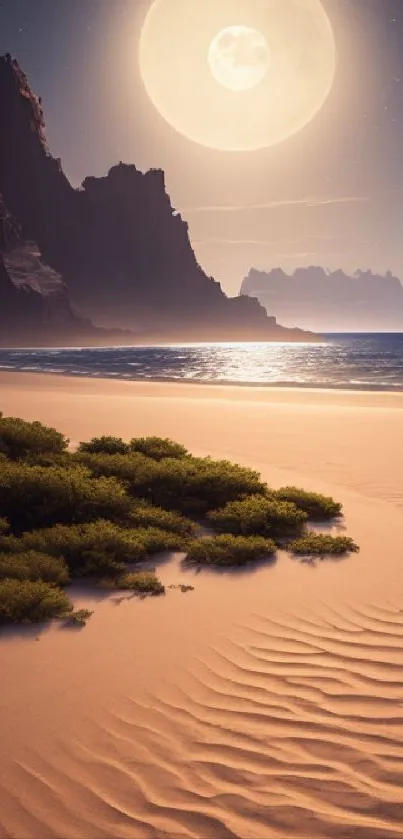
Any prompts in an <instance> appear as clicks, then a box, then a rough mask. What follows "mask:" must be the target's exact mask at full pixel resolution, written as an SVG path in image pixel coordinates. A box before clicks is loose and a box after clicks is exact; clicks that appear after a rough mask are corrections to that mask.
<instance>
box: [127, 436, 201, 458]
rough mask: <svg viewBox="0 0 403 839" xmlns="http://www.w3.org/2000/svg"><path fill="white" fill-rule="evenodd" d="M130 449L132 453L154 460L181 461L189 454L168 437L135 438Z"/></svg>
mask: <svg viewBox="0 0 403 839" xmlns="http://www.w3.org/2000/svg"><path fill="white" fill-rule="evenodd" d="M130 448H131V450H132V452H140V454H144V455H146V457H151V458H152V460H163V459H164V458H166V457H170V458H179V459H180V458H182V457H187V456H188V454H189V452H188V451H187V450H186V449H185V447H184V446H181V444H180V443H175V441H174V440H170V439H169V438H168V437H134V438H133V440H131V442H130Z"/></svg>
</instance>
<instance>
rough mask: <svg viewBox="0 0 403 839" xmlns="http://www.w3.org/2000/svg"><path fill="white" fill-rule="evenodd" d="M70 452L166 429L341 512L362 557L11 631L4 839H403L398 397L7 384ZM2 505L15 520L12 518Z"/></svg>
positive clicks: (185, 576)
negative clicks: (320, 497) (319, 495)
mask: <svg viewBox="0 0 403 839" xmlns="http://www.w3.org/2000/svg"><path fill="white" fill-rule="evenodd" d="M0 409H1V410H2V411H3V412H4V413H5V414H7V415H14V416H21V417H23V418H25V419H29V420H32V419H39V420H41V421H42V422H45V423H47V424H49V425H53V426H55V427H57V428H58V429H59V430H61V431H63V432H64V433H65V434H67V435H68V436H69V438H70V440H71V442H72V445H74V444H76V443H78V442H79V441H80V440H84V439H88V438H90V437H92V436H95V435H99V434H103V433H105V434H117V435H121V436H123V437H125V438H130V437H133V436H140V435H154V434H157V435H160V436H169V437H172V438H174V439H176V440H178V441H180V442H182V443H184V444H185V445H186V446H187V447H188V448H189V449H190V450H191V451H192V452H193V453H195V454H200V455H212V456H213V457H225V458H228V459H230V460H235V461H237V462H239V463H242V464H244V465H247V466H252V467H254V468H256V469H258V470H259V471H260V472H261V473H262V475H263V476H264V478H265V480H267V481H268V483H269V484H271V485H272V486H274V487H278V486H281V485H285V484H297V485H300V486H303V487H305V488H307V489H315V490H318V491H320V492H325V493H327V494H330V495H333V496H334V497H335V498H336V499H337V500H340V501H341V502H342V503H343V506H344V509H345V519H344V521H343V522H342V524H341V525H340V527H343V528H346V532H347V533H348V534H349V535H351V536H352V537H353V538H354V539H355V540H356V541H357V542H358V544H359V545H360V547H361V551H360V553H359V554H357V555H354V556H351V557H349V558H347V559H344V560H339V561H332V560H325V561H321V562H318V563H317V564H316V565H310V564H307V563H302V562H300V561H298V560H295V559H291V558H290V557H289V556H288V555H287V554H286V553H283V552H279V555H278V559H277V561H276V562H274V563H272V564H270V565H267V566H265V567H260V568H259V569H256V570H253V571H246V572H245V571H242V572H237V573H234V572H232V573H217V572H215V573H214V572H213V571H211V572H206V571H203V572H202V573H196V572H195V571H184V570H183V569H182V567H181V564H180V557H174V558H172V559H170V560H168V561H165V562H163V563H161V565H160V567H159V576H160V577H161V579H162V581H163V582H164V583H165V584H166V585H170V584H176V583H178V582H185V583H190V584H191V585H193V586H194V587H195V590H194V591H193V592H190V593H188V594H186V595H184V594H182V593H180V591H178V590H172V591H169V593H168V594H167V596H166V597H165V598H163V599H157V600H152V599H150V600H145V601H138V600H136V599H134V598H130V597H128V596H126V595H124V596H118V597H117V596H115V595H112V596H111V595H106V594H105V593H94V592H92V593H91V592H88V591H87V592H84V591H82V590H79V589H78V590H76V592H75V597H74V600H75V602H77V603H79V604H80V605H86V606H87V605H88V606H89V607H90V608H93V609H94V610H95V611H94V615H93V617H92V618H91V620H90V622H89V623H88V626H87V627H86V628H85V629H84V630H82V631H75V630H74V631H73V630H66V629H62V628H61V627H60V626H58V625H54V626H52V627H51V628H49V627H46V628H45V629H42V628H41V627H40V628H39V629H38V628H35V629H34V630H32V629H30V628H27V627H24V628H22V629H18V630H15V629H12V630H9V629H7V630H5V631H2V633H1V634H0V667H1V672H2V673H3V674H4V675H3V681H2V690H1V691H0V718H1V724H2V736H1V738H0V837H1V839H9V837H10V839H65V838H66V837H68V839H70V837H71V839H98V837H105V839H107V837H108V839H109V837H112V836H113V837H124V839H126V837H127V839H143V837H147V839H160V837H161V839H162V837H172V839H174V838H175V839H176V838H177V837H192V839H229V838H230V837H231V839H233V838H234V837H239V839H263V837H264V839H291V837H293V839H302V837H306V839H308V838H309V839H311V838H312V839H401V837H402V836H403V803H402V785H403V760H402V758H403V710H402V702H403V676H402V673H403V571H402V556H401V550H402V548H401V546H402V537H403V446H402V427H403V425H402V419H403V394H401V393H368V392H367V393H358V392H357V393H354V392H343V391H309V390H285V389H284V390H280V389H279V390H275V389H264V388H249V387H241V388H237V387H221V386H208V385H192V384H178V385H176V384H167V383H151V382H150V383H135V382H123V381H110V380H95V379H84V378H67V377H60V376H51V375H48V376H45V375H34V374H28V373H0ZM0 512H1V511H0Z"/></svg>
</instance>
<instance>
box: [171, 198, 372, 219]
mask: <svg viewBox="0 0 403 839" xmlns="http://www.w3.org/2000/svg"><path fill="white" fill-rule="evenodd" d="M369 200H370V199H369V198H368V197H367V196H364V195H346V196H327V197H324V198H323V197H322V198H319V197H314V196H310V197H308V198H287V199H285V200H284V201H268V202H266V203H264V204H240V205H239V204H228V205H217V206H214V205H211V206H201V207H182V208H181V209H180V210H178V212H180V213H183V214H184V215H186V214H187V215H190V214H193V213H244V212H249V211H251V210H276V209H278V208H281V207H305V208H308V209H310V208H314V207H326V206H329V205H332V204H366V203H367V202H368V201H369Z"/></svg>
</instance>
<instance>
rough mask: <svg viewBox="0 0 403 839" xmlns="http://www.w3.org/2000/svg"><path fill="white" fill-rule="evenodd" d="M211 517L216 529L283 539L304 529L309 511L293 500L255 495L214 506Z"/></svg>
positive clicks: (244, 534) (209, 518) (210, 520)
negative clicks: (279, 499) (215, 508)
mask: <svg viewBox="0 0 403 839" xmlns="http://www.w3.org/2000/svg"><path fill="white" fill-rule="evenodd" d="M208 520H209V522H211V524H212V525H213V527H214V528H215V529H216V530H221V531H224V532H225V533H234V534H239V535H243V536H246V535H256V536H270V537H272V538H273V539H281V538H289V537H290V536H296V535H297V534H299V533H301V531H302V529H303V526H304V524H305V522H306V520H307V515H306V513H304V511H303V510H299V509H298V508H297V507H296V506H295V504H292V503H290V502H289V501H278V500H276V499H272V498H267V497H265V496H263V495H252V496H251V497H250V498H245V499H244V500H243V501H233V502H231V503H230V504H226V505H225V507H222V508H221V509H220V510H213V511H212V512H211V513H209V515H208Z"/></svg>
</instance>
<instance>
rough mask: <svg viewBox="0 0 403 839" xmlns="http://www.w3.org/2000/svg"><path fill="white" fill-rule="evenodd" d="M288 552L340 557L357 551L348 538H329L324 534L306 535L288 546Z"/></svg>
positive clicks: (302, 554)
mask: <svg viewBox="0 0 403 839" xmlns="http://www.w3.org/2000/svg"><path fill="white" fill-rule="evenodd" d="M290 550H291V551H292V553H294V554H298V555H300V556H325V555H326V554H329V555H331V554H333V555H336V556H337V555H338V556H341V555H342V554H347V553H356V552H357V551H359V547H358V545H356V544H355V542H354V541H353V540H352V539H351V538H350V537H349V536H330V535H328V534H325V533H313V532H309V533H306V534H305V536H302V537H301V539H297V540H296V541H295V542H292V543H291V545H290Z"/></svg>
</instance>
